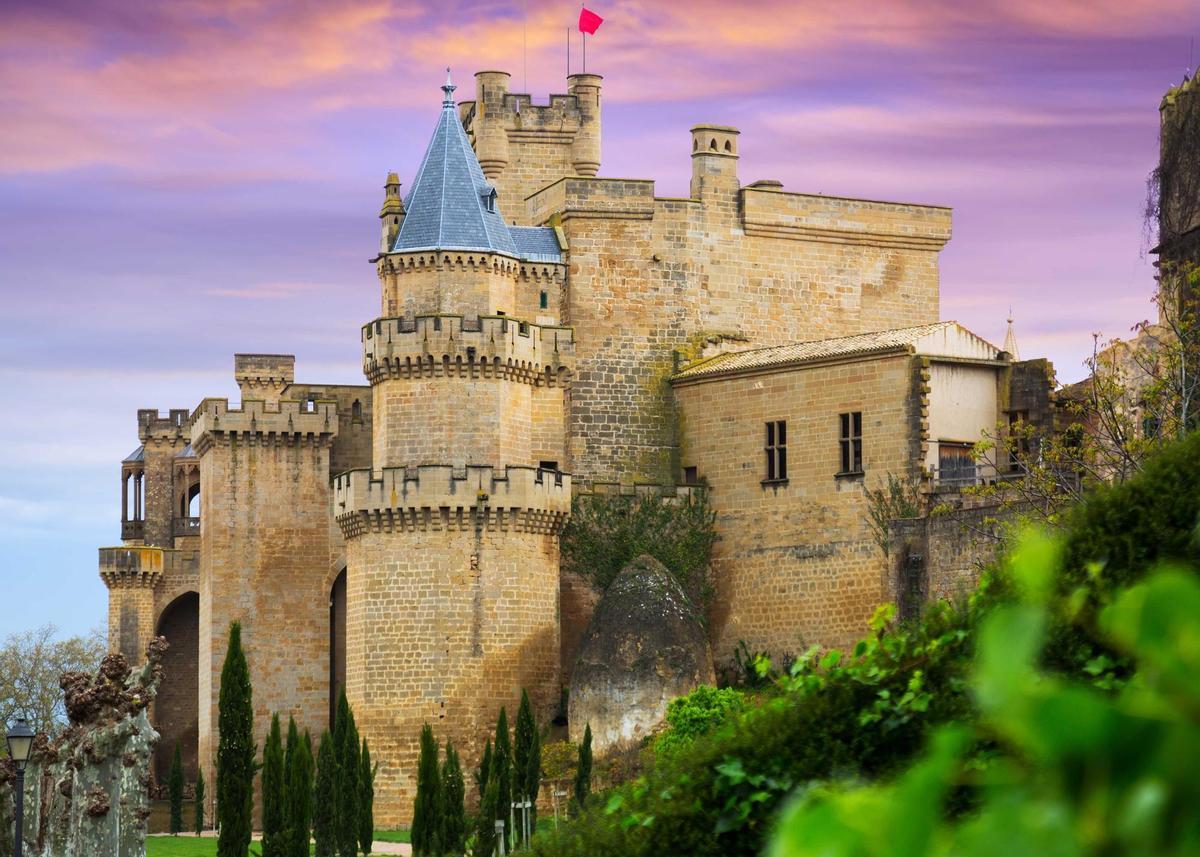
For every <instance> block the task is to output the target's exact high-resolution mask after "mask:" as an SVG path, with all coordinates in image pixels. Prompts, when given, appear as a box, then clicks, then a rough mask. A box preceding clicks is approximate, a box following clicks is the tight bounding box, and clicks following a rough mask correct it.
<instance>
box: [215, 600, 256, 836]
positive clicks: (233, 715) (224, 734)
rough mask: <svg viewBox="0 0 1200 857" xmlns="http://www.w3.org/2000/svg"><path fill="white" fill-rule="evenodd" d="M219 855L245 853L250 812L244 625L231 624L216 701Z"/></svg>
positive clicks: (250, 721)
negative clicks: (243, 647)
mask: <svg viewBox="0 0 1200 857" xmlns="http://www.w3.org/2000/svg"><path fill="white" fill-rule="evenodd" d="M217 730H218V733H219V734H220V741H219V743H218V745H217V823H218V826H219V827H220V828H221V832H220V835H219V837H218V838H217V857H246V850H247V849H248V848H249V847H250V825H251V817H252V816H253V813H254V757H255V755H256V749H257V748H256V747H255V744H254V708H253V702H252V699H251V689H250V669H249V667H247V665H246V653H245V652H243V651H242V626H241V624H240V623H238V622H234V623H233V624H231V625H230V626H229V647H228V648H227V649H226V651H225V664H224V666H222V667H221V693H220V696H219V698H218V702H217Z"/></svg>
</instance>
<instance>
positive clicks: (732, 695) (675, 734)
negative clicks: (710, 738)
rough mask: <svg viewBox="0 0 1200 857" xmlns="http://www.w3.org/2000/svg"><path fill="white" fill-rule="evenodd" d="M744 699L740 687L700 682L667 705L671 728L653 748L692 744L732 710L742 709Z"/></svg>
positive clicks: (669, 750) (663, 749)
mask: <svg viewBox="0 0 1200 857" xmlns="http://www.w3.org/2000/svg"><path fill="white" fill-rule="evenodd" d="M744 700H745V697H744V696H743V695H742V692H741V691H739V690H735V689H733V688H723V689H721V690H717V688H715V687H709V686H708V685H700V687H698V688H696V689H695V690H693V691H692V692H691V693H689V694H688V695H687V696H681V697H678V698H677V699H672V700H671V702H670V703H669V704H668V705H667V717H666V722H667V726H668V729H667V731H666V732H663V733H662V734H661V735H659V736H658V738H657V739H655V741H654V751H655V752H656V753H659V754H664V753H674V752H678V751H679V750H681V749H683V748H684V747H690V746H691V745H692V743H693V742H694V741H695V740H696V739H697V738H699V737H700V736H701V735H704V734H706V733H708V732H711V731H712V730H713V729H714V728H715V727H716V726H718V725H720V724H721V723H722V722H723V721H724V720H725V719H726V718H727V717H728V716H729V715H730V714H732V713H733V712H736V711H739V710H740V709H741V707H742V704H743V702H744Z"/></svg>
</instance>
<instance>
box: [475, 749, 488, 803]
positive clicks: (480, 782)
mask: <svg viewBox="0 0 1200 857" xmlns="http://www.w3.org/2000/svg"><path fill="white" fill-rule="evenodd" d="M491 775H492V739H491V738H488V739H487V743H486V744H485V745H484V747H483V758H482V759H480V761H479V767H478V768H476V769H475V790H476V791H477V792H478V793H479V803H480V805H482V804H483V793H484V791H486V790H487V784H488V779H489V778H490V777H491Z"/></svg>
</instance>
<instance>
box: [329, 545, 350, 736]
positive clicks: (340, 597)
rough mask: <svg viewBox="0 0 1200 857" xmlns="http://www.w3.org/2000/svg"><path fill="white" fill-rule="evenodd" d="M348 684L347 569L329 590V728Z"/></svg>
mask: <svg viewBox="0 0 1200 857" xmlns="http://www.w3.org/2000/svg"><path fill="white" fill-rule="evenodd" d="M345 686H346V569H344V568H343V569H342V573H341V574H339V575H338V576H337V579H336V580H334V581H333V588H332V589H331V590H330V592H329V728H330V729H332V728H333V721H334V717H335V716H336V714H337V703H338V697H339V696H340V695H341V693H342V688H343V687H345Z"/></svg>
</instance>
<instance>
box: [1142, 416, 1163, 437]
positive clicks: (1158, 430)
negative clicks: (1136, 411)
mask: <svg viewBox="0 0 1200 857" xmlns="http://www.w3.org/2000/svg"><path fill="white" fill-rule="evenodd" d="M1142 437H1143V438H1145V439H1146V440H1158V439H1159V438H1161V437H1162V420H1160V419H1159V418H1158V417H1156V416H1154V415H1153V414H1147V415H1146V416H1144V417H1142Z"/></svg>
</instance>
